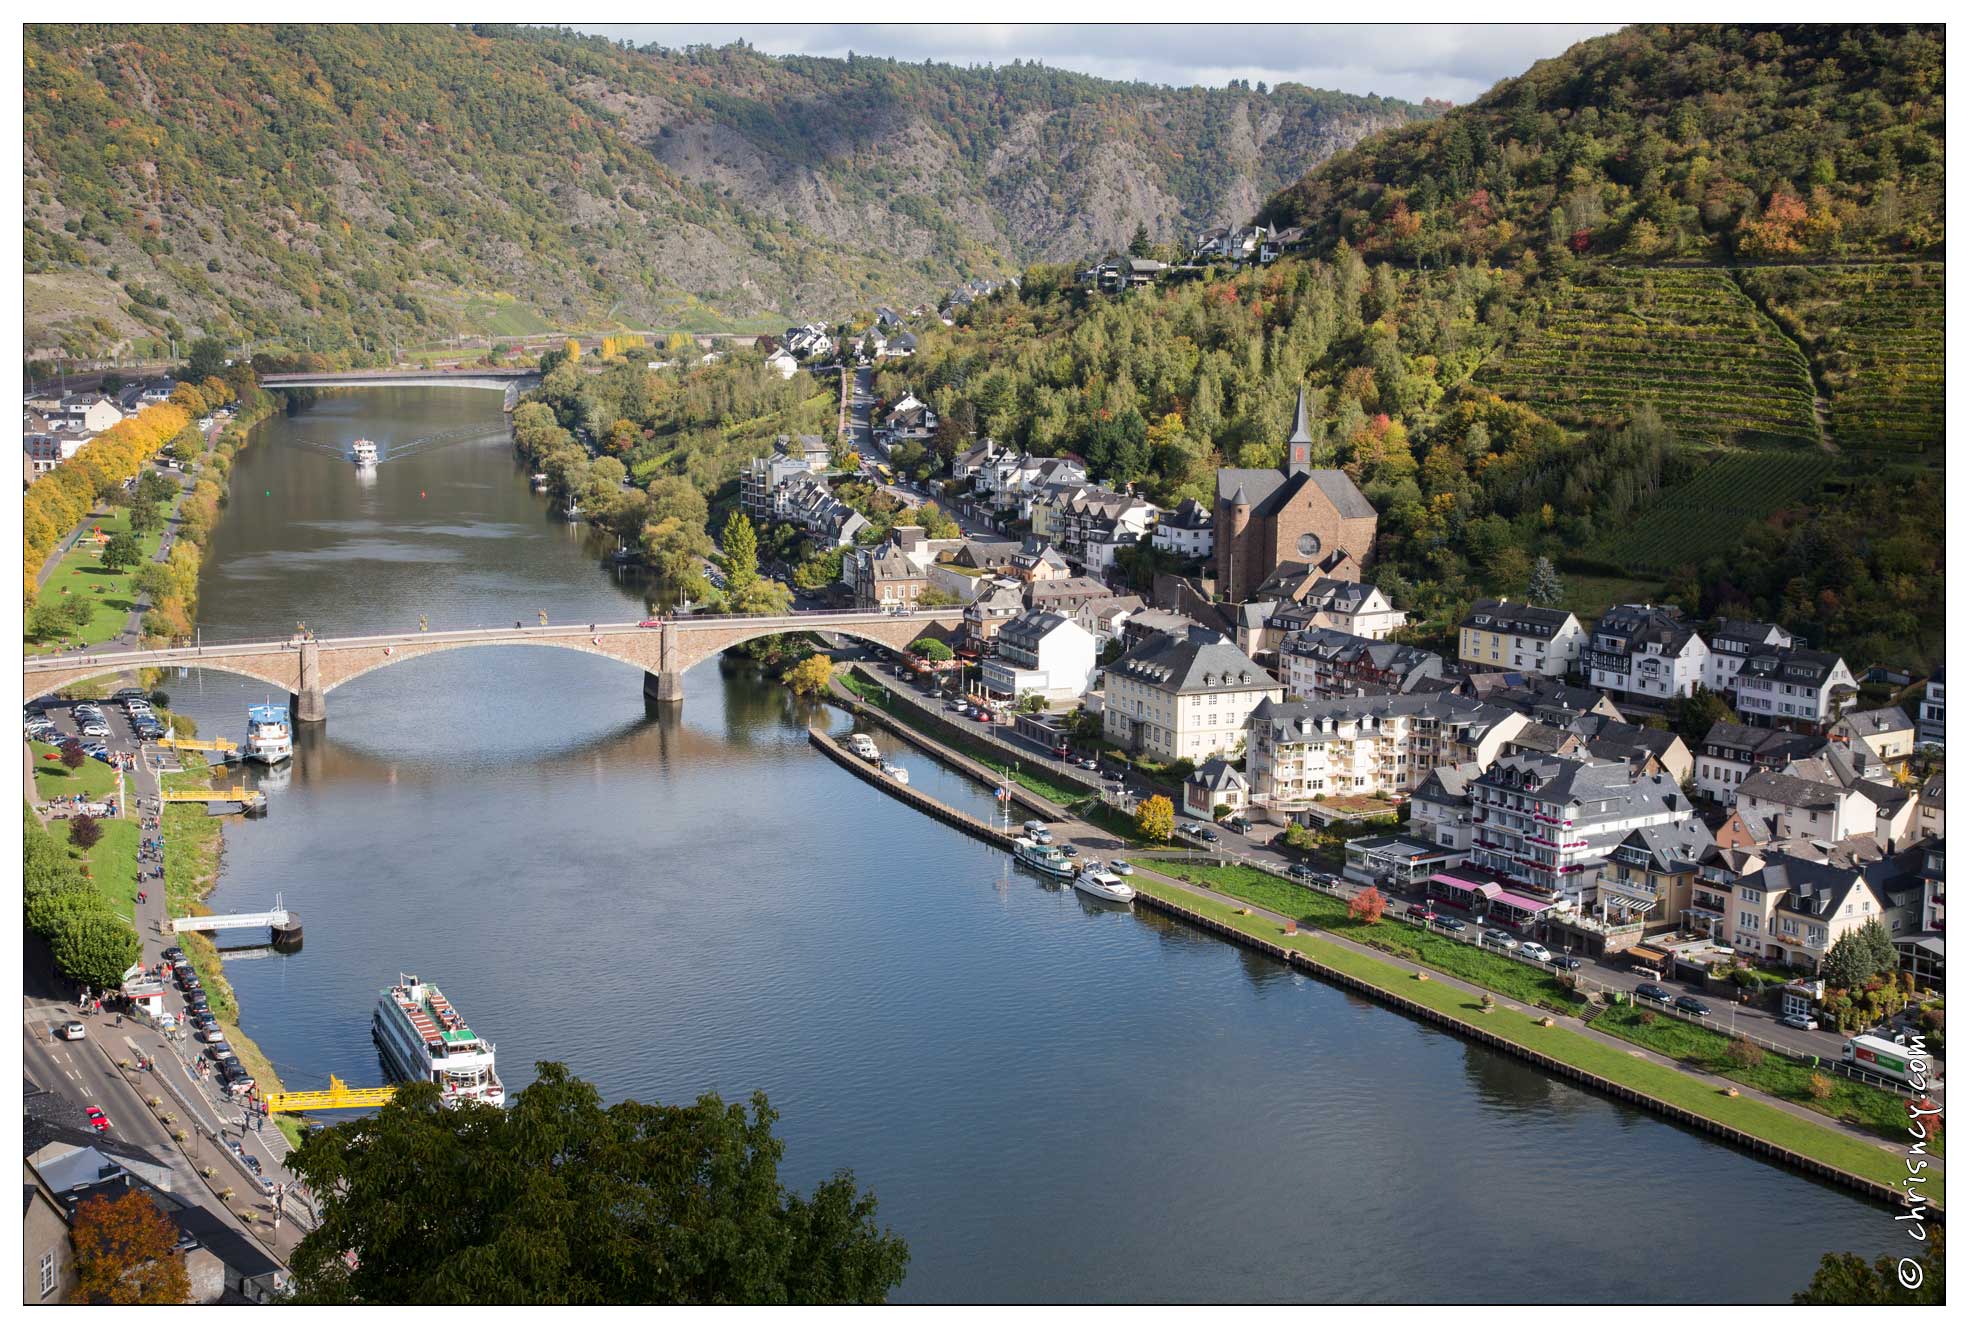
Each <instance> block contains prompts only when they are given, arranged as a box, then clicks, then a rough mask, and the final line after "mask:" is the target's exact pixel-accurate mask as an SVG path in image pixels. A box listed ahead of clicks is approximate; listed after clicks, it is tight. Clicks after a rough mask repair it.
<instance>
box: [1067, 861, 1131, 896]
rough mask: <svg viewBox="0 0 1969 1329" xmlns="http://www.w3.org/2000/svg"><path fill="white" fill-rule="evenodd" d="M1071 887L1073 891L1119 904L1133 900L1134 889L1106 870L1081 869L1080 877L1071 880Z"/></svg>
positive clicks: (1094, 868)
mask: <svg viewBox="0 0 1969 1329" xmlns="http://www.w3.org/2000/svg"><path fill="white" fill-rule="evenodd" d="M1073 886H1074V889H1075V890H1078V891H1085V892H1086V893H1087V894H1089V895H1092V896H1094V897H1095V898H1097V899H1101V900H1115V901H1118V902H1119V903H1121V904H1127V903H1128V902H1129V901H1130V900H1132V899H1134V898H1135V888H1134V887H1133V886H1130V885H1129V884H1128V883H1127V882H1125V881H1123V880H1122V879H1121V878H1119V877H1117V876H1115V875H1114V873H1112V872H1109V871H1108V870H1107V869H1106V868H1096V867H1089V868H1083V869H1082V870H1081V872H1080V875H1079V876H1077V877H1075V878H1074V879H1073Z"/></svg>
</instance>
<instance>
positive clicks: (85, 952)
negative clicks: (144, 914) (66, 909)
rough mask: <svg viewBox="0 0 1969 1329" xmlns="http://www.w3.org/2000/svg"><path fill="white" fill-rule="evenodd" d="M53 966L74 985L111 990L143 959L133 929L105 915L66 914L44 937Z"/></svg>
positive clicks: (141, 944)
mask: <svg viewBox="0 0 1969 1329" xmlns="http://www.w3.org/2000/svg"><path fill="white" fill-rule="evenodd" d="M48 950H49V952H50V953H51V954H52V955H53V956H54V960H55V964H56V966H57V967H58V968H59V969H60V970H61V971H62V972H63V973H64V974H67V975H68V976H69V977H70V978H72V979H74V980H75V981H76V982H78V983H87V984H88V985H89V986H90V987H93V988H113V987H115V986H116V985H117V984H119V983H121V982H122V981H123V975H124V974H125V973H127V972H128V971H129V969H130V966H131V965H133V964H135V963H136V962H137V961H138V960H139V959H141V958H142V957H143V950H144V947H143V942H142V941H141V940H140V939H139V938H138V936H137V930H136V929H135V928H133V927H131V926H130V925H129V924H128V923H126V922H124V921H123V920H122V919H120V918H118V917H117V916H116V915H115V914H112V913H108V912H102V911H98V912H93V913H82V914H70V915H69V916H67V917H65V918H63V919H61V920H60V921H59V922H57V923H56V924H55V926H54V929H53V930H52V931H51V932H50V933H49V934H48Z"/></svg>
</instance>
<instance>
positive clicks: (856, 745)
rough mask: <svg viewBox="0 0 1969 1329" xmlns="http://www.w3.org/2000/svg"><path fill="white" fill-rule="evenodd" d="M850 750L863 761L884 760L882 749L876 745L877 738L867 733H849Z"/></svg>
mask: <svg viewBox="0 0 1969 1329" xmlns="http://www.w3.org/2000/svg"><path fill="white" fill-rule="evenodd" d="M848 751H850V752H852V753H854V754H855V755H856V756H857V757H860V758H861V759H862V760H863V761H880V760H882V749H880V748H878V747H876V746H875V740H874V739H872V738H870V737H869V736H868V735H867V734H849V735H848Z"/></svg>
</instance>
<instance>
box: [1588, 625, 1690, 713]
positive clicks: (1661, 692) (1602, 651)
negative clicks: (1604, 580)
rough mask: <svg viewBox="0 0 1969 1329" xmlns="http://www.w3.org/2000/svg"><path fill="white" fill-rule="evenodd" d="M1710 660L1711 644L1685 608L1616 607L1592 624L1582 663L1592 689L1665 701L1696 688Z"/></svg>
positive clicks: (1682, 695)
mask: <svg viewBox="0 0 1969 1329" xmlns="http://www.w3.org/2000/svg"><path fill="white" fill-rule="evenodd" d="M1708 658H1709V647H1708V644H1707V643H1705V642H1704V641H1703V639H1702V638H1701V637H1700V636H1698V635H1697V634H1696V630H1695V629H1694V628H1693V627H1692V626H1690V625H1689V624H1688V623H1686V622H1684V621H1683V619H1682V611H1681V610H1679V609H1671V608H1667V607H1665V606H1661V605H1615V606H1614V607H1613V608H1612V609H1609V610H1608V611H1607V612H1606V613H1604V614H1602V615H1601V616H1600V621H1599V622H1598V623H1595V624H1594V625H1593V632H1592V634H1591V636H1590V637H1589V638H1588V640H1587V642H1586V644H1585V646H1584V649H1583V650H1582V651H1581V655H1580V666H1581V669H1582V671H1583V672H1584V673H1585V674H1586V681H1587V683H1588V684H1590V685H1591V686H1593V687H1596V688H1603V689H1605V690H1606V691H1608V692H1612V693H1616V694H1618V693H1633V694H1635V695H1636V696H1641V697H1648V698H1653V699H1655V700H1666V699H1667V698H1669V697H1686V696H1688V695H1689V694H1690V693H1692V692H1694V691H1695V689H1696V685H1697V684H1698V683H1700V682H1702V679H1703V665H1704V662H1705V661H1707V659H1708Z"/></svg>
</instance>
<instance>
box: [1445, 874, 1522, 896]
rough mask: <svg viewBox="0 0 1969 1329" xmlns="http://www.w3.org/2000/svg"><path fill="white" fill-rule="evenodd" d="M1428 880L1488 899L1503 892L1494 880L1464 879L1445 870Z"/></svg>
mask: <svg viewBox="0 0 1969 1329" xmlns="http://www.w3.org/2000/svg"><path fill="white" fill-rule="evenodd" d="M1429 880H1430V881H1431V882H1434V883H1435V884H1436V885H1438V886H1447V887H1449V888H1450V889H1451V890H1457V891H1465V892H1467V893H1469V894H1471V895H1481V896H1483V897H1484V898H1485V899H1489V900H1494V899H1496V898H1497V897H1498V896H1500V895H1502V894H1503V892H1504V888H1503V887H1502V886H1499V885H1498V884H1497V883H1496V882H1494V881H1486V882H1474V881H1465V880H1463V878H1461V877H1452V876H1450V875H1449V874H1448V873H1447V872H1438V873H1436V874H1435V875H1433V876H1431V877H1430V878H1429Z"/></svg>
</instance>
